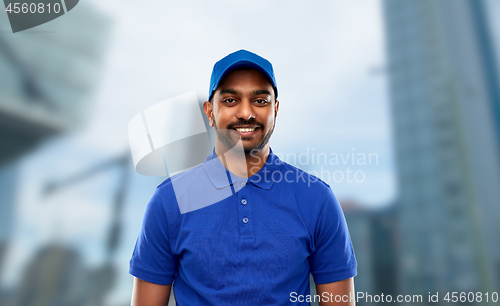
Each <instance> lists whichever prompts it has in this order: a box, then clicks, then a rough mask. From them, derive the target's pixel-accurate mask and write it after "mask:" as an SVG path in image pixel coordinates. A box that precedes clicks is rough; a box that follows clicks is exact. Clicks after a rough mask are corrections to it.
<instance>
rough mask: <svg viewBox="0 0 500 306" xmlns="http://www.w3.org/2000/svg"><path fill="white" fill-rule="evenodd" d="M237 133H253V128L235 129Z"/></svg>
mask: <svg viewBox="0 0 500 306" xmlns="http://www.w3.org/2000/svg"><path fill="white" fill-rule="evenodd" d="M236 130H237V131H238V132H242V133H248V132H253V131H255V128H236Z"/></svg>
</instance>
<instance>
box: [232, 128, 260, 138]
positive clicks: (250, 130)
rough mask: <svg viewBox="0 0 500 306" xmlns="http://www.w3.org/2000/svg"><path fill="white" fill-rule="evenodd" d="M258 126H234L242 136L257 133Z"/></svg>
mask: <svg viewBox="0 0 500 306" xmlns="http://www.w3.org/2000/svg"><path fill="white" fill-rule="evenodd" d="M258 128H259V127H258V126H237V127H233V129H235V130H236V131H237V132H238V133H240V135H241V136H251V135H253V134H255V131H256V130H257V129H258Z"/></svg>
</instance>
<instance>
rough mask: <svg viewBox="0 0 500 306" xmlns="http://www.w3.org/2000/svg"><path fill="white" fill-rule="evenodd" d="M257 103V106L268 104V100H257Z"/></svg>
mask: <svg viewBox="0 0 500 306" xmlns="http://www.w3.org/2000/svg"><path fill="white" fill-rule="evenodd" d="M255 103H257V104H266V103H267V100H265V99H258V100H255Z"/></svg>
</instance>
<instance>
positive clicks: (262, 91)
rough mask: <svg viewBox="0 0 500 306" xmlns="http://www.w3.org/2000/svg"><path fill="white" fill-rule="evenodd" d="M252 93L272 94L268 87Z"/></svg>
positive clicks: (255, 94)
mask: <svg viewBox="0 0 500 306" xmlns="http://www.w3.org/2000/svg"><path fill="white" fill-rule="evenodd" d="M252 94H253V95H254V96H257V95H269V96H270V95H271V92H270V91H269V90H267V89H259V90H255V91H254V92H252Z"/></svg>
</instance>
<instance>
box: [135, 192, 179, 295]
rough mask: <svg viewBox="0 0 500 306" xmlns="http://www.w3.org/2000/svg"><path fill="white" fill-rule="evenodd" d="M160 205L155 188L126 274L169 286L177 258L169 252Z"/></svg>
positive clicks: (166, 231)
mask: <svg viewBox="0 0 500 306" xmlns="http://www.w3.org/2000/svg"><path fill="white" fill-rule="evenodd" d="M163 205H164V202H163V201H162V197H161V194H160V189H159V188H157V189H156V191H155V193H154V194H153V196H152V197H151V199H150V200H149V203H148V205H147V207H146V212H145V213H144V218H143V221H142V226H141V231H140V233H139V236H138V238H137V242H136V243H135V248H134V252H133V253H132V258H131V260H130V269H129V273H130V274H132V275H133V276H135V277H137V278H139V279H142V280H145V281H147V282H150V283H155V284H159V285H169V284H171V283H172V282H173V281H174V277H175V274H176V273H177V267H178V258H177V256H175V255H173V254H172V251H171V249H170V241H169V236H168V226H167V219H166V214H165V209H164V206H163Z"/></svg>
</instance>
